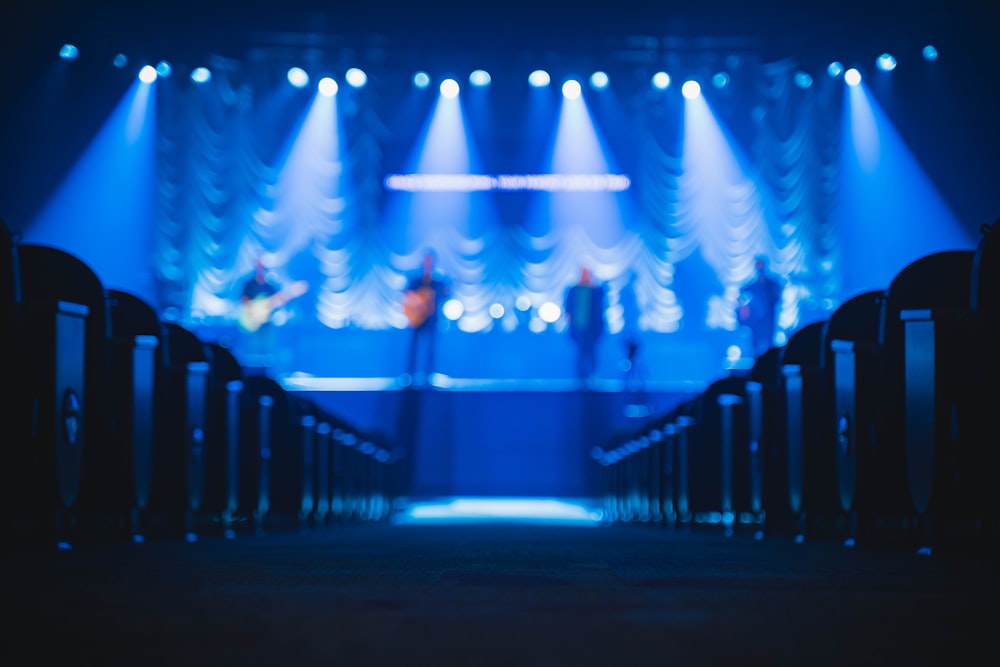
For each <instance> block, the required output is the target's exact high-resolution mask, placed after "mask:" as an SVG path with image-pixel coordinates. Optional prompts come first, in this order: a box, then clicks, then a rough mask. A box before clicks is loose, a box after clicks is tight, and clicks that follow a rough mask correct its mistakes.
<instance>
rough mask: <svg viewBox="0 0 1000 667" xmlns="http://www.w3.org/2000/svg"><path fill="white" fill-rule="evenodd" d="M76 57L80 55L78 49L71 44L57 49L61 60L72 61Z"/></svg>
mask: <svg viewBox="0 0 1000 667" xmlns="http://www.w3.org/2000/svg"><path fill="white" fill-rule="evenodd" d="M78 55H80V49H78V48H76V47H75V46H73V45H72V44H63V45H62V48H60V49H59V57H60V58H62V59H63V60H73V59H74V58H76V57H77V56H78Z"/></svg>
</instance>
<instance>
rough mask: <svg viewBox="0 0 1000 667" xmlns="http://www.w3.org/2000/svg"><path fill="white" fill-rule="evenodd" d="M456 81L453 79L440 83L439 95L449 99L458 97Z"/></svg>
mask: <svg viewBox="0 0 1000 667" xmlns="http://www.w3.org/2000/svg"><path fill="white" fill-rule="evenodd" d="M459 90H460V89H459V86H458V81H455V80H454V79H445V80H444V81H442V82H441V94H442V95H443V96H444V97H447V98H449V99H452V98H455V97H458V91H459Z"/></svg>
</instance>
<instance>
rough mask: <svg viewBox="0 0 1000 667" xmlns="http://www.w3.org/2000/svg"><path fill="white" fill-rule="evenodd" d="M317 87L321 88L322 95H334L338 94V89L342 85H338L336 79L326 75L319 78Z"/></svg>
mask: <svg viewBox="0 0 1000 667" xmlns="http://www.w3.org/2000/svg"><path fill="white" fill-rule="evenodd" d="M317 88H318V89H319V94H320V95H322V96H324V97H333V96H334V95H336V94H337V91H338V90H339V89H340V86H338V85H337V82H336V81H334V80H333V79H332V78H330V77H328V76H324V77H323V78H322V79H320V80H319V84H318V85H317Z"/></svg>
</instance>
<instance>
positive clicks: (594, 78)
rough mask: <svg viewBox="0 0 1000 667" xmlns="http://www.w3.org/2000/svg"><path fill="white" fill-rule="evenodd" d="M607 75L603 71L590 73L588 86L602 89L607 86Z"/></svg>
mask: <svg viewBox="0 0 1000 667" xmlns="http://www.w3.org/2000/svg"><path fill="white" fill-rule="evenodd" d="M608 82H609V79H608V75H607V74H606V73H605V72H594V73H593V74H591V75H590V87H591V88H593V89H594V90H604V89H605V88H607V87H608Z"/></svg>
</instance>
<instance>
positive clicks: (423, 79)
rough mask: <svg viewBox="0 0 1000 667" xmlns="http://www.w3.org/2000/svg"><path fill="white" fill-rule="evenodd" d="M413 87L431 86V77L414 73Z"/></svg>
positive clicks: (422, 73) (424, 73) (425, 73)
mask: <svg viewBox="0 0 1000 667" xmlns="http://www.w3.org/2000/svg"><path fill="white" fill-rule="evenodd" d="M413 85H414V86H416V87H417V88H426V87H427V86H429V85H431V77H430V75H429V74H427V72H416V73H415V74H414V75H413Z"/></svg>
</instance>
